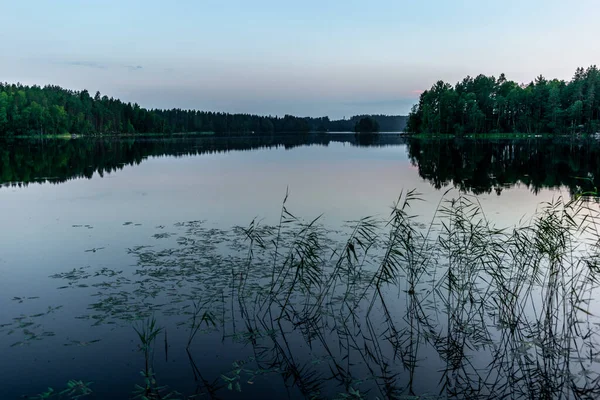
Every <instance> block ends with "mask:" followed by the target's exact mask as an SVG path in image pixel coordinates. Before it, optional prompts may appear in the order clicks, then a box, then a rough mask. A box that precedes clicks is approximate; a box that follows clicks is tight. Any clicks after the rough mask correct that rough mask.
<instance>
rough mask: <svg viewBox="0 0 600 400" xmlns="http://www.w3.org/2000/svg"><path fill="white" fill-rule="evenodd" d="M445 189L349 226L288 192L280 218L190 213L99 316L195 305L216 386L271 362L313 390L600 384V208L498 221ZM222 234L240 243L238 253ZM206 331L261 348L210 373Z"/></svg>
mask: <svg viewBox="0 0 600 400" xmlns="http://www.w3.org/2000/svg"><path fill="white" fill-rule="evenodd" d="M447 196H448V195H447V194H445V197H444V199H442V201H441V202H440V204H439V205H438V207H437V211H436V213H435V216H434V217H433V219H432V220H431V221H430V222H429V223H428V224H425V225H423V224H421V223H420V222H419V221H418V219H417V218H416V217H415V216H414V215H412V214H411V211H410V209H411V204H414V202H415V201H421V198H420V196H419V194H417V193H416V192H414V191H407V192H404V193H403V194H402V195H401V196H400V198H399V199H398V201H397V202H396V203H395V204H394V206H393V208H392V211H391V213H390V217H389V219H388V220H387V221H380V220H378V219H376V218H373V217H366V218H363V219H360V220H357V221H354V222H352V223H351V224H350V226H349V227H347V228H345V230H343V231H342V232H339V231H335V232H334V231H329V230H327V229H325V228H324V227H323V226H322V225H321V220H320V218H315V219H313V220H311V221H309V222H304V221H302V220H301V219H300V218H298V217H296V216H295V215H293V214H292V213H291V212H290V211H288V209H287V207H286V202H287V194H286V198H285V199H284V202H283V205H282V209H281V217H280V221H279V224H278V225H277V226H274V227H272V226H263V225H261V224H259V223H258V221H256V220H254V221H252V223H251V224H250V225H249V226H248V227H246V228H239V229H235V230H233V231H232V232H225V231H216V230H212V229H207V228H205V227H204V226H203V224H202V223H201V222H198V221H195V222H189V223H185V224H180V225H179V226H178V228H181V229H184V230H185V231H184V234H182V235H181V236H180V237H179V238H178V239H177V246H176V247H174V248H171V249H163V250H152V249H148V248H142V247H140V248H136V249H133V250H131V252H132V253H133V254H137V255H138V257H139V269H138V270H137V272H136V275H137V278H138V280H137V282H136V283H135V285H138V286H137V288H136V289H135V291H131V292H130V293H129V294H128V295H126V294H124V291H123V290H120V291H119V292H117V293H112V292H110V290H108V289H107V292H106V294H105V296H104V297H103V298H102V300H101V301H100V302H98V303H95V304H94V305H93V309H94V310H95V311H97V313H98V314H99V315H98V316H97V318H96V317H94V319H96V320H99V321H104V320H109V319H110V318H116V317H119V316H121V317H122V318H124V319H125V318H130V315H131V314H133V313H136V314H137V315H151V314H152V312H160V311H163V312H164V313H165V315H167V314H168V315H178V313H179V315H189V325H188V326H189V336H188V341H187V345H185V344H184V345H183V346H184V347H186V349H187V352H188V357H189V360H190V365H191V366H192V370H193V373H194V377H195V379H196V381H197V382H198V383H199V385H200V386H201V387H202V390H201V392H202V393H204V394H206V395H209V396H210V397H211V398H212V397H215V396H216V395H217V393H218V392H219V391H220V390H226V389H227V388H228V387H230V388H231V389H232V392H236V391H241V392H242V393H244V392H245V391H246V390H247V388H248V385H247V384H246V382H247V383H248V384H250V385H251V384H252V383H254V380H255V379H258V378H259V377H260V376H262V375H265V374H276V375H279V376H281V377H282V378H283V383H284V384H285V385H286V386H287V387H288V388H289V389H290V390H296V391H297V393H299V394H300V395H302V396H303V397H307V398H361V397H362V398H375V397H379V398H417V397H419V398H438V397H440V398H497V397H500V398H504V397H508V398H536V399H537V398H596V397H597V396H599V395H600V377H599V375H598V372H599V370H600V369H599V368H598V366H597V365H596V363H597V361H598V359H599V358H598V354H599V351H598V345H597V339H598V338H597V328H598V326H600V325H597V324H598V322H599V321H597V319H596V316H595V315H593V314H594V312H592V311H591V308H590V307H591V301H592V299H593V293H595V292H594V290H595V289H596V287H597V284H598V276H600V275H598V273H599V272H600V271H599V268H598V260H600V252H599V251H598V250H599V249H600V247H599V243H600V232H598V228H597V226H598V225H597V224H596V221H598V216H599V215H598V212H597V211H596V210H594V209H592V208H591V206H588V204H587V203H586V202H585V201H584V199H583V198H581V199H576V200H574V201H572V202H569V203H567V204H564V203H563V202H562V201H560V200H556V201H554V202H552V203H550V204H545V205H542V206H541V209H540V211H539V212H538V213H537V214H536V215H534V216H533V217H532V219H531V220H529V221H526V222H521V223H520V225H518V226H516V227H512V228H510V229H509V228H505V229H498V228H496V227H495V226H494V225H493V224H492V223H491V222H490V221H489V220H488V218H487V216H486V215H485V214H484V213H483V211H482V209H481V206H480V204H479V203H478V202H477V200H476V199H474V198H471V197H468V196H459V197H458V198H454V199H452V198H446V197H447ZM341 233H344V234H345V236H342V237H344V239H339V237H340V236H341ZM224 245H227V246H229V249H230V250H231V252H236V253H237V254H242V256H240V257H237V256H236V257H233V256H231V252H230V253H229V254H228V255H227V256H224V255H223V253H222V251H223V250H222V249H219V248H218V246H224ZM68 279H69V280H74V282H73V283H76V281H77V276H71V275H69V276H68ZM115 279H123V278H122V277H119V276H118V275H116V278H115ZM119 282H121V281H119ZM119 284H121V283H119ZM132 284H133V283H132ZM106 287H113V285H112V283H111V284H110V285H107V286H106ZM161 292H163V293H168V295H169V296H170V297H171V298H172V299H173V301H172V304H171V305H163V306H162V307H164V308H166V307H171V308H169V309H168V310H164V309H161V308H160V307H159V306H157V305H154V304H151V303H148V302H144V301H141V300H140V299H139V296H144V297H143V299H147V298H148V297H151V296H154V295H155V294H156V293H161ZM149 293H150V295H149ZM128 296H130V297H128ZM136 296H138V297H136ZM182 304H185V305H182ZM143 307H147V308H146V309H144V308H143ZM176 307H179V308H176ZM190 310H191V311H190ZM124 311H127V313H125V312H124ZM167 311H168V313H167ZM126 316H127V317H126ZM205 331H221V337H222V338H223V340H233V341H236V342H241V343H243V344H245V345H246V346H247V347H248V348H249V349H251V351H252V360H251V361H248V362H245V363H243V368H242V367H240V368H235V369H234V370H233V372H231V371H230V372H226V371H218V373H217V371H211V370H206V371H203V370H202V368H200V367H199V365H202V364H196V362H195V361H194V356H193V355H194V352H195V350H194V349H195V348H196V347H197V346H198V345H196V346H192V344H193V343H194V341H195V340H197V337H198V336H199V334H202V333H203V332H205ZM136 332H137V334H138V336H139V339H140V342H141V346H140V347H141V349H142V350H143V351H144V355H145V360H146V366H145V377H146V379H150V383H152V382H154V377H153V373H152V362H151V360H152V351H151V343H152V342H153V341H154V340H155V338H156V335H158V333H159V332H160V329H159V328H158V327H157V325H156V321H155V320H154V319H153V318H150V319H148V320H147V322H146V323H145V324H144V325H142V326H141V327H137V328H136ZM170 332H171V331H170ZM299 343H302V346H303V349H302V351H300V347H299ZM171 345H174V346H176V345H177V344H173V343H171ZM166 349H167V343H166V331H165V352H166ZM425 360H427V361H425ZM203 364H204V363H203ZM239 365H242V362H241V361H240V363H239ZM432 370H435V371H438V372H436V374H437V375H434V374H433V373H432V372H431V371H432ZM424 371H428V372H424ZM423 374H428V375H427V376H426V377H425V378H424V375H423ZM205 376H206V377H207V378H205ZM424 380H427V381H428V382H429V383H430V384H427V385H424V384H423V381H424ZM436 385H437V386H436ZM146 386H147V387H146V388H142V389H144V390H145V391H146V392H148V393H156V391H153V389H152V385H150V386H148V385H146ZM148 388H149V389H148Z"/></svg>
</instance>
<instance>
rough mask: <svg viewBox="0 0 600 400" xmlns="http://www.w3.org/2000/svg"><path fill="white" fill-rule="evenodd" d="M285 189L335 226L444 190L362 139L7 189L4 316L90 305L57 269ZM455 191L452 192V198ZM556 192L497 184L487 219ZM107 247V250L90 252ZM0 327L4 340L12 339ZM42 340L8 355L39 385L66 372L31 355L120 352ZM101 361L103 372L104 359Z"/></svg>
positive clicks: (293, 206)
mask: <svg viewBox="0 0 600 400" xmlns="http://www.w3.org/2000/svg"><path fill="white" fill-rule="evenodd" d="M286 188H289V191H290V197H289V200H288V205H287V207H288V209H289V210H290V211H291V212H292V213H294V214H295V215H298V216H301V217H303V218H305V219H312V218H314V217H316V216H317V215H319V214H321V213H324V221H325V224H327V225H329V226H332V227H336V226H338V225H339V224H340V223H341V222H342V221H345V220H351V219H358V218H361V217H364V216H367V215H378V216H383V217H385V216H387V213H388V211H389V207H390V206H391V204H392V202H393V201H394V200H395V199H397V197H398V195H399V194H400V192H401V191H402V190H403V189H405V190H406V189H412V188H415V189H417V191H419V192H420V193H422V197H423V199H424V200H425V201H423V202H417V203H414V204H413V207H412V211H413V213H415V214H418V215H422V216H424V218H423V221H428V220H429V218H430V217H431V215H432V212H433V210H434V209H435V207H436V206H437V204H438V202H439V201H440V199H441V196H442V194H443V192H444V190H436V189H434V188H432V187H431V186H430V185H429V183H428V182H427V181H424V180H423V179H421V178H420V177H419V176H418V171H417V169H416V168H415V167H414V166H412V165H411V164H410V161H409V160H408V157H407V153H406V148H405V146H389V147H354V146H350V145H347V144H346V145H344V144H341V143H331V144H330V145H329V146H328V147H323V146H304V147H296V148H293V149H291V150H285V149H283V148H278V149H270V150H268V149H263V150H254V151H244V152H229V153H219V154H205V155H201V156H191V157H181V158H172V157H159V158H149V159H147V160H145V161H144V162H142V164H141V165H137V166H133V167H131V166H126V167H125V168H124V169H123V170H121V171H117V172H115V173H112V174H110V175H105V177H104V178H100V177H99V176H98V175H95V176H94V178H93V179H91V180H88V179H76V180H71V181H68V182H65V183H62V184H59V185H53V184H41V185H38V184H33V185H29V186H28V187H25V188H14V187H7V188H2V189H0V204H1V205H2V211H3V212H2V217H1V218H2V226H3V227H5V229H2V230H0V293H2V296H1V297H0V310H2V311H1V312H0V324H1V323H3V320H5V319H10V318H12V317H13V316H14V315H19V314H20V313H23V314H31V313H35V312H38V311H39V310H40V308H41V309H42V310H44V309H45V308H47V306H57V305H64V304H67V305H68V310H69V311H68V312H67V311H64V313H63V315H62V317H63V318H64V317H65V315H64V314H69V313H75V315H77V313H78V314H82V313H84V312H85V309H86V306H87V304H88V303H89V301H87V300H86V301H83V302H82V301H81V299H80V298H79V297H78V292H77V291H69V290H64V291H60V290H59V291H57V290H55V289H56V287H57V286H59V285H60V284H61V283H60V282H57V281H55V280H51V279H48V276H49V275H52V274H54V273H57V272H65V271H69V270H72V269H74V268H80V267H85V266H92V269H93V270H97V269H99V268H102V267H107V268H112V269H117V270H122V269H128V268H130V267H131V266H132V265H133V264H135V259H134V257H132V256H129V255H127V254H126V249H128V248H132V247H135V246H138V245H145V244H149V243H150V244H154V242H152V239H151V236H152V235H153V234H155V233H156V232H157V230H156V226H158V225H164V226H166V227H167V231H168V227H171V226H173V224H174V223H176V222H180V221H190V220H207V221H208V224H209V225H210V226H216V227H220V228H224V229H227V228H229V227H231V226H233V225H247V224H248V223H249V222H250V221H251V220H252V218H254V217H259V218H264V219H265V222H266V223H272V224H274V223H276V221H277V220H278V217H279V212H280V209H281V202H282V199H283V197H284V195H285V192H286ZM456 194H457V192H456V191H452V192H450V194H449V195H448V196H453V195H456ZM559 194H560V192H559V191H552V190H546V189H544V190H541V191H540V193H539V194H538V195H537V196H535V195H534V194H532V193H531V192H530V190H529V189H527V188H526V187H519V186H515V187H513V188H511V189H505V190H504V191H503V192H502V195H501V196H497V195H496V194H495V193H492V194H489V195H482V196H480V197H479V199H480V201H481V203H482V205H483V208H484V211H485V212H486V214H487V215H488V217H489V218H490V219H491V220H493V221H496V222H498V224H499V225H501V226H506V225H509V224H514V223H517V222H518V220H519V219H520V218H521V217H522V216H524V215H531V214H532V213H533V212H534V211H535V209H536V207H537V206H538V204H539V203H540V202H541V201H548V200H550V199H551V198H552V197H553V196H558V195H559ZM565 195H568V194H567V192H565ZM127 222H131V224H125V223H127ZM74 225H75V226H76V227H74ZM6 227H9V228H6ZM100 247H104V249H102V250H98V251H97V252H93V251H87V252H86V250H90V249H94V248H100ZM27 296H40V297H41V299H39V300H38V302H37V303H36V302H35V301H30V302H24V303H23V304H16V302H14V301H12V300H11V299H12V298H13V297H27ZM65 309H67V307H66V308H65ZM59 313H60V311H59V312H58V314H57V315H60V314H59ZM71 315H72V314H71ZM67 317H68V315H67ZM62 324H63V322H61V318H60V317H53V318H52V319H51V320H50V321H49V322H47V325H48V326H49V327H53V328H54V329H55V330H56V335H57V337H56V338H50V339H49V341H48V343H50V344H52V345H57V346H61V344H62V343H63V342H65V341H66V340H67V339H66V338H65V337H69V336H71V337H76V338H77V340H82V339H80V338H85V339H86V340H92V339H95V338H97V337H101V338H104V339H106V338H111V339H110V340H112V341H113V342H111V343H113V345H114V346H116V347H114V348H113V350H112V353H109V354H110V357H111V358H112V359H114V360H119V361H118V362H119V363H121V364H126V363H127V359H128V358H127V356H124V355H123V354H119V352H118V351H117V350H115V349H118V348H120V347H119V346H124V347H126V346H128V345H129V346H131V342H128V340H125V338H124V337H115V336H114V335H113V334H112V333H111V328H110V327H108V328H107V327H102V328H98V329H96V330H93V331H91V333H90V332H89V331H88V329H89V324H85V323H84V324H82V325H73V326H70V325H69V329H64V327H63V329H61V325H62ZM1 335H3V334H0V346H5V347H6V346H8V345H9V344H10V343H12V342H14V340H12V339H11V338H8V339H7V338H5V337H2V336H1ZM174 335H177V334H175V333H174ZM115 340H116V342H114V341H115ZM39 348H40V346H39V345H36V344H34V345H32V346H31V347H16V348H11V349H10V355H9V357H10V358H13V357H14V358H16V359H18V360H19V361H18V365H19V366H20V368H24V369H26V368H30V369H27V371H28V374H30V375H31V376H32V377H33V379H34V380H35V381H39V382H40V383H41V382H44V381H47V380H52V379H54V378H53V377H56V379H59V378H58V377H61V376H62V375H61V374H60V373H59V372H57V371H54V372H53V374H50V375H51V376H47V377H43V376H42V377H40V376H36V375H35V374H41V373H42V372H41V371H42V370H43V368H45V366H40V365H38V364H35V363H34V364H32V363H31V362H32V361H35V360H38V359H44V360H45V359H48V360H50V359H51V360H52V363H53V365H57V364H58V363H60V362H68V358H69V357H70V356H72V357H73V359H75V358H76V357H81V356H82V354H85V357H88V358H89V359H102V357H101V356H100V355H101V352H106V351H108V352H110V351H111V350H110V348H105V347H102V346H100V347H99V349H101V350H97V349H96V348H95V347H93V346H92V347H90V348H89V349H87V348H86V350H85V353H78V352H76V351H74V350H73V348H71V347H69V348H66V350H65V351H62V350H61V352H58V353H59V354H58V355H57V354H53V353H51V352H50V351H49V350H48V351H46V352H42V353H40V350H39ZM23 349H24V350H23ZM103 354H106V353H103ZM217 354H218V351H217ZM179 356H181V357H183V356H184V355H183V354H179ZM61 360H62V361H61ZM48 362H50V361H48ZM9 364H10V363H5V362H2V363H0V375H2V376H12V375H10V374H13V375H14V372H15V371H17V370H15V369H14V365H9ZM42 367H43V368H42ZM31 368H33V369H31ZM98 370H99V371H104V372H106V370H105V369H102V368H101V367H98ZM107 373H108V372H107ZM70 378H71V377H69V379H70ZM15 379H16V378H15ZM98 379H102V377H99V378H98ZM123 381H127V382H133V381H135V377H133V378H132V377H124V378H123ZM19 394H22V393H19Z"/></svg>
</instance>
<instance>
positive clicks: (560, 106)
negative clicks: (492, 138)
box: [407, 66, 600, 135]
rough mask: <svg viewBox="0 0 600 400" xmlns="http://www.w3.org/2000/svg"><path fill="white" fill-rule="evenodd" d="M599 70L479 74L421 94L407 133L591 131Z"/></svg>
mask: <svg viewBox="0 0 600 400" xmlns="http://www.w3.org/2000/svg"><path fill="white" fill-rule="evenodd" d="M599 130H600V73H599V71H598V68H597V67H596V66H592V67H590V68H588V69H587V70H584V69H583V68H578V69H577V71H576V72H575V75H574V76H573V78H572V79H571V80H570V81H569V82H565V81H563V80H558V79H553V80H547V79H546V78H544V77H543V76H541V75H540V76H539V77H537V78H536V79H535V81H534V82H531V83H529V84H519V83H517V82H514V81H509V80H507V79H506V77H505V76H504V74H502V75H500V77H499V78H498V79H496V78H495V77H493V76H491V77H488V76H484V75H479V76H477V77H476V78H472V77H469V76H468V77H466V78H465V79H463V80H462V82H458V83H457V84H456V85H455V86H452V85H450V84H448V83H445V82H443V81H439V82H437V83H436V84H435V85H433V87H432V88H431V89H430V90H427V91H425V92H424V93H422V94H421V97H420V99H419V103H418V104H416V105H415V106H414V107H413V109H412V111H411V113H410V115H409V120H408V123H407V131H408V132H411V133H444V134H456V135H462V134H468V133H540V134H543V133H550V134H562V133H596V132H598V131H599Z"/></svg>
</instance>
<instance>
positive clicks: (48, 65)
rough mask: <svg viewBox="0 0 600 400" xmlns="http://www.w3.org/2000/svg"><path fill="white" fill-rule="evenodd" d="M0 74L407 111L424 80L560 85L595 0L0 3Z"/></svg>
mask: <svg viewBox="0 0 600 400" xmlns="http://www.w3.org/2000/svg"><path fill="white" fill-rule="evenodd" d="M0 10H1V11H0V14H1V15H2V18H1V23H0V38H1V39H0V54H2V57H1V59H0V81H5V82H11V83H14V82H21V83H23V84H28V85H31V84H37V85H46V84H53V85H60V86H62V87H65V88H69V89H73V90H82V89H87V90H88V91H90V92H91V93H95V92H96V91H100V92H101V93H102V94H103V95H104V94H106V95H107V96H109V97H115V98H120V99H122V100H124V101H130V102H137V103H138V104H140V105H141V106H143V107H148V108H174V107H176V108H185V109H200V110H207V111H225V112H244V113H253V114H261V115H284V114H293V115H299V116H315V117H316V116H326V115H327V116H330V117H331V118H343V117H350V116H352V115H356V114H380V113H381V114H395V115H397V114H407V113H408V111H409V110H410V107H411V106H412V105H413V104H414V103H416V102H417V101H418V97H419V94H420V93H421V91H423V90H425V89H427V88H429V87H431V85H433V84H434V83H435V82H436V81H438V80H440V79H441V80H444V81H446V82H450V83H452V84H454V83H456V82H458V81H459V80H461V79H462V78H463V77H465V76H466V75H471V76H475V75H478V74H480V73H483V74H487V75H494V76H498V75H500V73H503V72H504V73H506V75H507V77H508V78H509V79H513V80H516V81H519V82H529V81H531V80H533V79H534V78H535V77H536V76H538V75H540V74H543V75H544V76H545V77H547V78H559V79H565V80H568V79H570V78H571V77H572V76H573V73H574V71H575V69H576V68H577V67H579V66H582V67H588V66H590V65H593V64H599V63H600V41H599V40H597V38H598V37H600V24H598V20H597V16H598V15H599V14H600V1H599V0H578V1H577V2H567V1H564V0H562V1H559V0H504V1H501V2H500V1H489V0H370V1H357V0H343V1H342V0H303V1H289V0H288V1H282V0H252V1H250V0H171V1H159V0H101V1H100V0H53V1H49V0H18V1H16V0H0Z"/></svg>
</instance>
